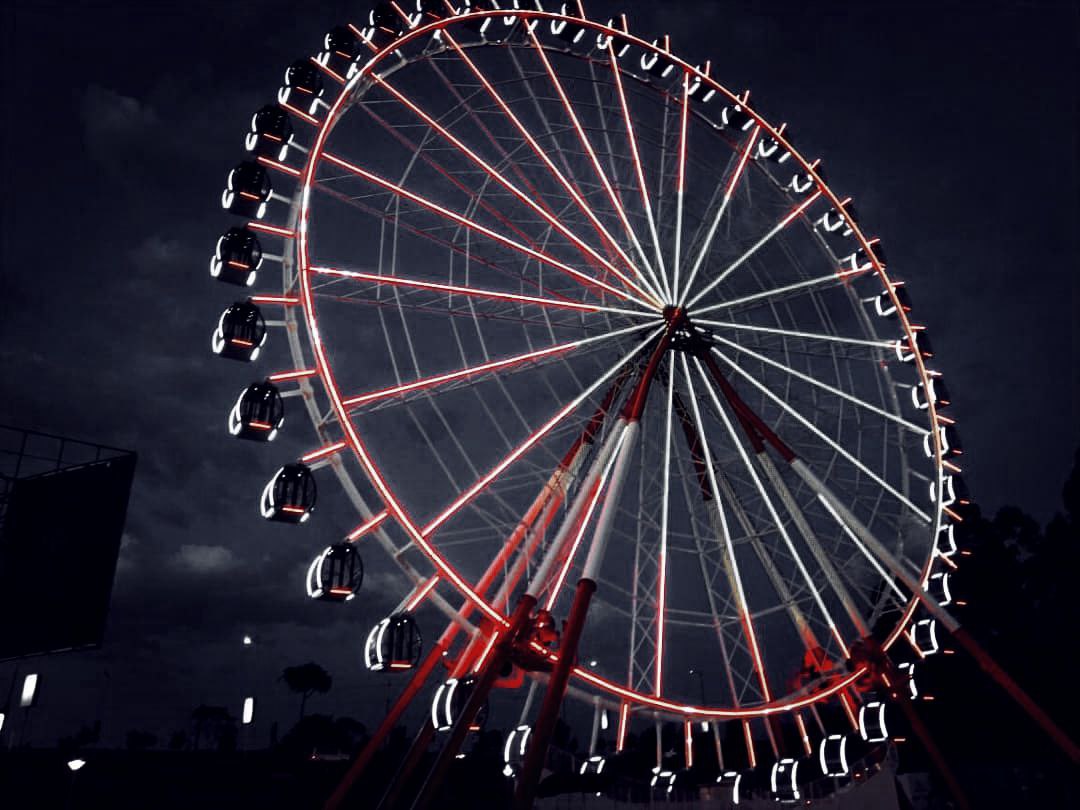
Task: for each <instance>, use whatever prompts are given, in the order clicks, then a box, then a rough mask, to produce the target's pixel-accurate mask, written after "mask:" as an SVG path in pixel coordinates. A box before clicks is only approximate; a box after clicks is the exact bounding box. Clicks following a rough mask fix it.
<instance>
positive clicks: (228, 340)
mask: <svg viewBox="0 0 1080 810" xmlns="http://www.w3.org/2000/svg"><path fill="white" fill-rule="evenodd" d="M264 343H266V321H265V320H264V319H263V316H262V312H261V311H260V310H259V308H258V307H257V306H255V304H253V303H251V302H250V301H237V302H236V303H234V304H233V305H232V306H230V307H229V308H228V309H226V310H225V311H224V312H222V313H221V317H220V318H219V319H218V325H217V329H215V330H214V334H213V336H212V337H211V338H210V348H211V349H213V351H214V354H216V355H217V356H218V357H225V358H227V359H229V360H242V361H244V362H250V361H252V360H255V359H256V358H258V356H259V352H260V351H261V350H262V346H263V344H264Z"/></svg>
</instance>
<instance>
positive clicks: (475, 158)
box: [373, 76, 651, 300]
mask: <svg viewBox="0 0 1080 810" xmlns="http://www.w3.org/2000/svg"><path fill="white" fill-rule="evenodd" d="M373 80H374V81H375V82H376V83H377V84H378V85H379V86H380V87H382V88H383V89H385V90H386V91H387V92H388V93H390V94H391V95H392V96H394V98H396V99H397V100H398V101H400V102H401V103H402V104H404V105H405V106H406V107H408V108H409V109H410V110H412V111H413V113H415V114H416V116H417V117H419V118H420V119H421V120H423V121H424V122H425V123H426V124H427V125H428V126H429V127H431V128H432V129H434V130H435V131H436V132H438V133H439V134H440V135H442V137H443V138H445V139H446V140H447V141H449V142H450V143H452V144H453V145H454V146H456V147H457V148H458V149H459V150H460V151H462V152H464V153H465V154H466V155H468V157H469V159H470V160H472V162H473V163H475V164H476V165H477V166H479V167H480V168H481V169H483V170H484V171H485V172H486V173H487V175H488V176H489V177H491V179H492V180H494V181H495V182H496V183H498V184H499V185H501V186H502V187H503V188H505V189H506V190H507V191H509V192H510V193H511V194H513V195H514V196H515V197H517V199H518V200H519V201H520V202H522V203H524V204H525V205H526V206H528V207H529V208H530V209H532V210H533V211H535V212H536V213H537V214H539V215H540V217H542V218H543V219H544V220H545V221H546V222H547V223H548V224H549V225H551V227H553V228H554V229H555V230H557V231H558V232H559V233H561V234H562V235H563V236H565V237H566V238H567V239H569V240H570V241H571V242H572V243H573V244H574V245H575V246H577V248H578V249H579V250H581V251H582V252H583V253H584V254H586V255H587V256H589V257H590V258H592V259H593V260H594V261H596V262H599V263H600V264H601V265H602V266H603V268H604V269H605V270H607V271H608V272H610V273H611V274H612V275H614V276H615V277H616V278H618V279H619V281H621V282H622V283H623V284H625V285H626V286H627V287H628V288H630V289H632V290H633V291H634V292H636V293H637V294H638V295H640V296H642V297H643V298H645V299H646V300H649V299H650V298H651V296H650V294H649V293H648V292H647V291H646V290H644V289H642V288H641V287H639V286H638V285H637V284H635V283H634V282H633V281H631V280H630V279H629V278H627V277H626V276H625V275H623V274H622V273H621V272H619V270H618V268H616V267H615V265H613V264H611V262H609V261H607V259H605V258H604V257H603V256H601V255H600V254H599V253H597V252H596V251H595V250H594V249H593V248H592V247H590V246H589V245H587V244H585V242H583V241H582V240H581V238H580V237H578V236H577V235H575V234H574V233H573V232H572V231H571V230H570V229H569V228H567V227H566V226H565V225H564V224H563V223H562V221H561V220H560V219H558V218H557V217H555V216H554V215H553V214H552V213H551V212H550V211H549V210H548V209H547V208H545V207H542V206H540V205H539V204H538V203H537V202H536V201H535V200H533V199H532V198H531V197H529V196H528V195H527V194H525V193H524V192H523V191H521V189H519V188H518V187H517V186H515V185H514V184H513V183H511V182H510V181H509V180H508V179H507V178H506V177H504V176H503V175H501V174H500V173H499V172H497V171H496V170H495V168H494V167H493V166H491V165H490V164H489V163H487V162H486V161H485V160H484V159H483V158H482V157H480V156H479V155H478V154H476V152H474V151H473V150H472V149H470V148H469V147H468V146H466V145H465V144H464V143H463V142H462V141H461V139H459V138H457V137H455V136H454V135H453V134H452V133H451V132H450V131H449V130H447V129H446V128H445V127H444V126H442V125H441V124H439V122H438V121H436V120H435V119H434V118H432V117H431V116H430V115H428V114H427V113H425V112H424V111H423V110H421V109H420V108H419V107H418V106H417V105H415V104H413V102H412V101H410V100H409V99H408V98H406V97H405V96H404V95H403V94H402V93H400V92H399V91H398V90H397V89H396V88H394V87H392V86H391V85H390V84H388V83H387V82H386V81H384V80H383V79H381V78H379V77H378V76H375V77H373Z"/></svg>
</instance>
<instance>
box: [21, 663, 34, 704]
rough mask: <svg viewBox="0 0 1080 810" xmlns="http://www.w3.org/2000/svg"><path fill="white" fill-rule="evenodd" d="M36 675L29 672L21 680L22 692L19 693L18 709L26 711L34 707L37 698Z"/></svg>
mask: <svg viewBox="0 0 1080 810" xmlns="http://www.w3.org/2000/svg"><path fill="white" fill-rule="evenodd" d="M37 687H38V675H37V673H36V672H31V673H30V674H29V675H27V676H26V677H25V678H24V679H23V685H22V692H20V693H19V708H21V709H28V708H30V707H31V706H33V705H34V699H35V698H36V697H37Z"/></svg>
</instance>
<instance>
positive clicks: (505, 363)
mask: <svg viewBox="0 0 1080 810" xmlns="http://www.w3.org/2000/svg"><path fill="white" fill-rule="evenodd" d="M650 325H651V324H638V325H636V326H629V327H627V328H625V329H619V330H616V331H614V332H608V333H606V334H603V335H596V336H594V337H589V338H582V339H581V340H572V341H570V342H568V343H560V344H557V345H555V346H549V347H547V348H546V349H537V350H536V351H531V352H525V353H523V354H518V355H514V356H512V357H506V358H503V359H502V360H492V361H490V362H488V363H480V364H479V365H475V366H468V367H466V368H461V369H457V370H456V371H448V372H445V373H443V374H434V375H432V376H430V377H424V378H422V379H419V380H414V381H412V382H409V383H402V384H401V385H395V386H391V387H389V388H381V389H379V390H378V391H369V392H368V393H366V394H359V395H357V396H353V397H348V398H347V399H344V400H342V404H343V405H344V406H345V407H346V408H358V407H360V406H361V405H366V404H368V403H371V402H375V401H378V400H382V399H389V398H391V397H399V396H402V395H404V394H408V393H411V392H414V391H430V390H431V389H433V388H439V387H441V386H444V385H446V384H448V383H452V382H456V381H459V380H465V379H468V380H469V381H470V382H473V383H475V382H478V381H479V380H481V379H483V378H484V377H485V376H487V375H492V374H496V373H497V372H502V371H505V370H506V369H508V368H510V367H512V366H520V365H522V364H525V363H536V362H538V361H540V360H545V359H554V358H559V357H562V356H564V355H566V353H567V352H572V351H574V350H575V349H580V348H582V347H583V346H589V345H592V344H594V343H599V342H601V341H604V340H611V339H612V338H616V337H620V336H622V335H628V334H630V333H632V332H639V331H641V330H642V329H646V328H648V327H649V326H650Z"/></svg>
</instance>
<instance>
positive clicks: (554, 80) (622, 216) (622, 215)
mask: <svg viewBox="0 0 1080 810" xmlns="http://www.w3.org/2000/svg"><path fill="white" fill-rule="evenodd" d="M525 30H526V31H527V32H528V34H529V37H530V38H531V39H532V42H533V46H534V47H535V48H536V53H537V55H538V56H539V57H540V61H541V62H543V63H544V69H545V70H546V71H547V74H548V78H549V79H550V80H551V85H552V86H553V87H554V88H555V92H556V94H557V95H558V96H559V100H560V101H561V102H562V105H563V107H564V108H565V109H566V114H567V116H569V118H570V122H571V123H572V124H573V125H574V130H575V131H576V132H577V134H578V139H579V140H580V141H581V145H582V146H583V147H585V151H586V153H587V154H588V155H589V160H590V161H591V162H592V165H593V169H595V171H596V176H597V177H599V178H600V184H601V185H602V186H603V187H604V191H606V192H607V195H608V198H609V199H610V200H611V204H612V206H614V208H615V212H616V213H617V214H618V216H619V220H620V221H621V222H622V224H623V228H625V229H626V234H627V236H629V237H630V240H631V241H632V242H634V244H635V245H637V247H638V250H639V251H640V252H641V253H642V255H644V251H642V250H641V245H640V243H639V242H638V238H637V235H636V234H635V233H634V229H633V227H632V226H631V225H630V219H629V218H628V217H627V216H626V210H625V209H624V208H623V205H622V202H621V201H620V200H619V195H618V194H616V193H615V189H614V188H613V187H612V185H611V181H609V180H608V178H607V174H606V173H605V172H604V167H603V166H601V165H600V159H599V158H598V157H597V156H596V150H594V149H593V147H592V144H591V143H590V142H589V139H588V137H587V136H586V134H585V130H584V128H583V127H582V126H581V121H579V120H578V117H577V113H575V112H574V108H573V107H572V106H571V105H570V99H569V97H568V96H567V95H566V91H565V90H564V89H563V86H562V83H561V82H560V81H559V77H558V75H557V74H556V73H555V71H554V70H553V69H552V67H551V62H550V61H549V60H548V57H547V53H545V51H544V48H543V46H542V45H541V44H540V40H539V39H538V38H537V36H536V32H535V31H534V30H533V29H532V28H530V27H529V26H526V27H525ZM619 255H620V257H621V258H622V260H623V261H624V262H626V263H627V265H628V266H630V267H632V268H634V270H635V272H636V273H637V276H638V278H639V279H641V280H642V281H644V276H643V275H642V273H641V271H639V270H637V268H636V267H635V266H634V264H633V262H631V261H630V258H629V257H628V256H626V254H625V253H623V251H622V249H621V248H619ZM635 289H637V288H636V287H635ZM654 300H655V299H654Z"/></svg>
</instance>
